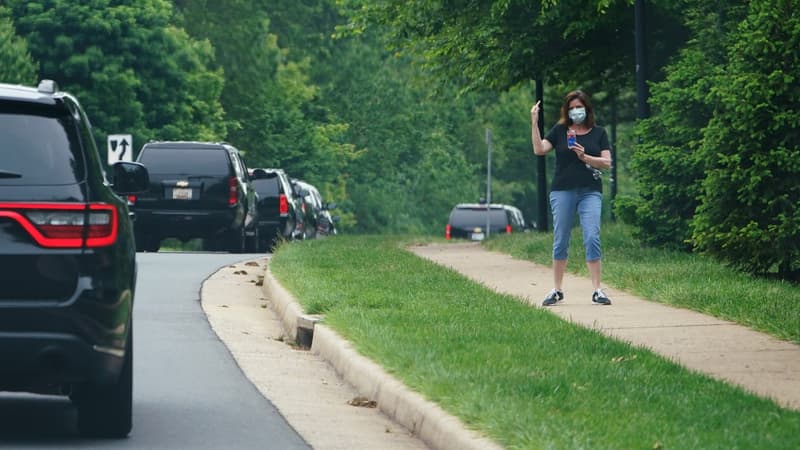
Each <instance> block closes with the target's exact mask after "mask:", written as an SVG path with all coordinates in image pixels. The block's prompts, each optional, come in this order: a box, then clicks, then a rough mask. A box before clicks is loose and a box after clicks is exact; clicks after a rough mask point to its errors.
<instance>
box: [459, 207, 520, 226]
mask: <svg viewBox="0 0 800 450" xmlns="http://www.w3.org/2000/svg"><path fill="white" fill-rule="evenodd" d="M489 214H490V215H489V217H490V220H491V224H492V225H494V226H506V224H508V218H507V217H506V212H505V210H503V209H492V210H490V211H489ZM450 225H452V226H454V227H458V228H467V227H485V226H486V210H485V209H478V208H475V209H473V208H457V209H454V210H453V212H452V213H451V214H450Z"/></svg>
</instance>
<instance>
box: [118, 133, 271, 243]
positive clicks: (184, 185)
mask: <svg viewBox="0 0 800 450" xmlns="http://www.w3.org/2000/svg"><path fill="white" fill-rule="evenodd" d="M137 161H138V162H140V163H142V164H144V165H145V167H147V170H148V171H149V172H150V189H149V190H148V191H147V192H146V193H143V194H142V195H139V196H136V197H135V198H134V199H132V201H133V202H134V205H135V209H136V243H137V246H138V248H139V249H140V250H144V251H151V252H154V251H158V249H159V247H160V244H161V240H162V239H164V238H167V237H173V238H177V239H179V240H181V241H183V242H187V241H189V240H190V239H194V238H202V239H203V247H204V248H205V249H206V250H228V251H231V252H235V253H241V252H244V251H257V249H258V248H257V243H258V227H257V226H256V225H257V214H258V212H257V210H256V193H255V190H254V189H253V188H252V186H251V184H250V177H249V175H248V174H247V167H246V166H245V163H244V160H243V159H242V157H241V155H240V154H239V151H238V150H237V149H236V148H235V147H233V146H232V145H230V144H226V143H216V142H186V141H180V142H149V143H147V144H145V145H144V147H142V150H141V151H140V152H139V156H138V157H137Z"/></svg>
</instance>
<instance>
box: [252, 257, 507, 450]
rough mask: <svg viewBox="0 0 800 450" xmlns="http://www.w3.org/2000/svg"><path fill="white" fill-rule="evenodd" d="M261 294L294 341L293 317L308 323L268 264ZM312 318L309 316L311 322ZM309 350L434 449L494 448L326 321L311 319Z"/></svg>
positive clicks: (296, 331) (294, 325)
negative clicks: (351, 342)
mask: <svg viewBox="0 0 800 450" xmlns="http://www.w3.org/2000/svg"><path fill="white" fill-rule="evenodd" d="M262 290H263V292H264V295H265V296H266V297H267V298H268V299H269V300H271V302H272V307H273V308H274V309H275V311H276V313H277V314H278V317H279V318H280V320H281V323H282V324H283V327H284V329H285V331H286V332H287V334H288V337H289V338H290V339H292V340H293V341H295V342H297V340H298V335H300V336H301V337H302V334H303V331H302V330H300V331H298V323H308V321H307V320H304V317H307V316H306V315H305V313H304V312H303V310H302V308H301V307H300V304H299V303H298V302H297V301H296V300H295V299H294V297H293V296H292V295H291V294H290V293H289V292H288V291H287V290H286V289H284V288H283V286H281V285H280V283H278V281H277V280H276V279H275V278H274V277H273V276H272V273H271V272H270V270H269V265H267V268H266V270H265V273H264V283H263V285H262ZM312 323H313V322H312ZM311 351H312V352H314V353H316V354H318V355H319V356H320V357H321V358H323V359H324V360H326V361H328V362H329V363H330V364H331V365H332V366H333V367H334V369H335V370H336V372H337V373H338V374H339V375H340V376H341V377H342V378H343V379H344V380H345V381H347V382H348V383H350V384H352V385H353V386H354V387H355V388H356V390H357V391H358V392H359V393H361V395H364V396H366V397H367V398H369V399H371V400H375V401H376V402H377V407H378V408H379V409H380V410H381V411H382V412H383V413H384V414H386V415H387V416H389V417H391V418H392V419H393V420H395V421H396V422H397V423H399V424H400V425H402V426H404V427H406V428H407V429H408V430H410V431H411V432H412V433H413V434H415V435H417V436H418V437H419V438H420V439H422V440H423V441H424V442H425V443H426V444H427V445H429V446H430V447H431V448H433V449H436V450H472V449H474V450H495V449H496V450H500V449H502V447H500V446H499V445H497V444H496V443H495V442H493V441H491V440H489V439H487V438H485V437H483V436H481V435H479V434H478V433H476V432H474V431H472V430H469V429H467V428H466V426H464V424H463V423H461V421H460V420H459V419H458V418H456V417H454V416H452V415H450V414H448V413H446V412H445V411H444V410H442V409H441V408H440V407H439V406H438V405H436V404H435V403H433V402H430V401H428V400H426V399H425V398H424V397H422V396H421V395H419V394H417V393H416V392H413V391H411V390H410V389H408V388H407V387H406V386H405V385H403V384H402V383H401V382H400V381H398V380H397V379H395V378H394V377H392V376H391V375H390V374H388V373H386V372H385V371H384V370H383V368H382V367H380V366H379V365H377V364H375V363H374V362H373V361H371V360H369V359H368V358H366V357H364V356H362V355H360V354H359V353H358V352H357V351H356V350H355V349H354V348H353V347H352V346H351V345H350V343H349V342H348V341H347V340H345V339H344V338H342V337H341V336H339V335H338V334H336V333H335V332H334V331H333V330H332V329H330V328H329V327H327V326H325V325H322V324H320V323H314V324H313V339H312V341H311Z"/></svg>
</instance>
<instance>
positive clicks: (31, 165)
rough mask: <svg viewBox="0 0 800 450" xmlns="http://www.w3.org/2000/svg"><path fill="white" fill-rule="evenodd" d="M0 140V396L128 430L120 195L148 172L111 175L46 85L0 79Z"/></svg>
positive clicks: (81, 424) (130, 270) (80, 116)
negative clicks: (50, 405)
mask: <svg viewBox="0 0 800 450" xmlns="http://www.w3.org/2000/svg"><path fill="white" fill-rule="evenodd" d="M0 139H1V140H0V142H2V144H0V147H2V151H0V268H2V269H1V270H0V286H2V288H0V391H21V392H33V393H40V394H56V395H58V394H61V395H69V396H70V398H71V399H72V400H73V402H74V404H75V405H76V406H77V409H78V429H79V431H80V432H81V433H82V434H84V435H87V436H102V437H124V436H127V435H128V433H129V432H130V430H131V412H132V389H133V372H132V367H133V320H132V310H133V298H134V290H135V287H136V249H135V245H134V237H133V225H132V222H131V217H130V215H129V211H128V206H127V202H126V201H125V200H124V199H123V198H122V197H120V195H127V194H132V193H135V192H140V191H143V190H144V189H146V187H147V171H146V170H145V168H144V167H143V166H142V165H140V164H137V163H130V162H119V163H116V164H114V165H113V166H112V167H111V169H112V171H113V179H112V180H108V179H107V178H106V175H105V171H104V168H103V162H102V161H101V159H100V156H99V154H98V151H97V147H96V144H95V142H94V138H93V135H92V129H91V125H90V123H89V120H88V119H87V117H86V115H85V113H84V112H83V110H82V109H81V107H80V105H79V103H78V101H77V100H76V99H75V98H74V97H72V96H71V95H69V94H67V93H64V92H60V91H59V90H58V88H57V86H56V84H55V83H54V82H52V81H50V80H45V81H43V82H42V83H40V85H39V88H38V89H37V88H30V87H24V86H17V85H8V84H0ZM109 181H111V182H113V185H112V184H111V182H109ZM118 194H119V195H118Z"/></svg>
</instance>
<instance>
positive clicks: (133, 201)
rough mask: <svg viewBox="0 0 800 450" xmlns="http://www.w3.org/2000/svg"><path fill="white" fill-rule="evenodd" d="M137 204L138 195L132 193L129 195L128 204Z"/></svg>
mask: <svg viewBox="0 0 800 450" xmlns="http://www.w3.org/2000/svg"><path fill="white" fill-rule="evenodd" d="M135 204H136V196H135V195H133V194H131V195H129V196H128V206H134V205H135Z"/></svg>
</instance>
